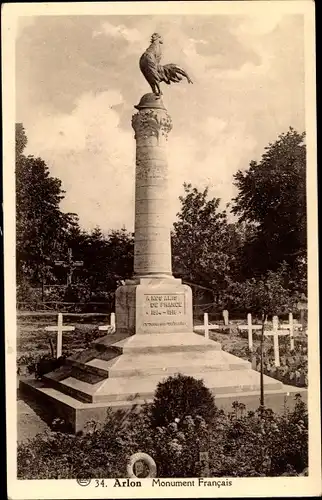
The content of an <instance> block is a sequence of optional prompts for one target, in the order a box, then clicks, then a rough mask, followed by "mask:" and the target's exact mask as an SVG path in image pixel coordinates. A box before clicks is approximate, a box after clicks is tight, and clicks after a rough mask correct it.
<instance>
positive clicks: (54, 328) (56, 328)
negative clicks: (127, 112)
mask: <svg viewBox="0 0 322 500" xmlns="http://www.w3.org/2000/svg"><path fill="white" fill-rule="evenodd" d="M45 330H46V331H47V332H57V349H56V357H57V358H60V356H61V355H62V348H63V332H71V331H72V330H75V327H74V326H63V315H62V313H58V323H57V326H46V327H45Z"/></svg>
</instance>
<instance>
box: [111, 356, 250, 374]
mask: <svg viewBox="0 0 322 500" xmlns="http://www.w3.org/2000/svg"><path fill="white" fill-rule="evenodd" d="M250 367H251V365H250V363H249V362H248V361H245V360H243V359H240V358H237V357H235V356H229V355H228V353H225V352H223V351H207V352H202V353H200V351H198V352H194V351H185V352H170V353H168V355H167V356H166V357H164V356H162V355H160V354H159V353H158V354H143V355H142V354H138V355H137V356H135V359H133V356H129V355H127V354H123V356H120V357H119V358H118V359H116V361H115V362H114V364H113V366H111V367H110V369H109V378H114V377H117V378H118V377H136V376H144V375H146V374H147V373H148V374H149V376H152V375H162V374H167V375H173V374H175V373H178V372H184V373H186V374H187V375H188V374H189V375H190V374H193V373H195V372H208V371H211V372H212V371H215V372H218V371H223V372H227V371H228V370H229V371H230V370H245V369H250Z"/></svg>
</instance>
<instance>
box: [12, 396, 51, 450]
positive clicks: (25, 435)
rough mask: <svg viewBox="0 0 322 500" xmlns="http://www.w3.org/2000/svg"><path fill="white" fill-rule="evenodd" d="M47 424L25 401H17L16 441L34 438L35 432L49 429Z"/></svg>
mask: <svg viewBox="0 0 322 500" xmlns="http://www.w3.org/2000/svg"><path fill="white" fill-rule="evenodd" d="M49 430H50V428H49V427H48V425H47V424H46V423H45V422H44V421H43V420H42V419H41V418H40V417H39V415H37V413H36V412H35V411H34V410H33V409H32V408H31V407H30V406H29V405H28V403H27V402H26V401H23V400H22V399H18V401H17V434H18V436H17V439H18V443H21V442H23V441H26V440H27V439H32V438H34V437H35V436H36V435H37V434H40V433H43V432H46V431H49Z"/></svg>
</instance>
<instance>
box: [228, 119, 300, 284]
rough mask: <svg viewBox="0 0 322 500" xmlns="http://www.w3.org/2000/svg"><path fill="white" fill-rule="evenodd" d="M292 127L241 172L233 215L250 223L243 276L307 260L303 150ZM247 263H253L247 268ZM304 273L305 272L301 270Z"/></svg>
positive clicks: (244, 254)
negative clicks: (283, 263)
mask: <svg viewBox="0 0 322 500" xmlns="http://www.w3.org/2000/svg"><path fill="white" fill-rule="evenodd" d="M304 138H305V134H304V133H301V134H300V133H298V132H296V131H295V130H294V129H293V128H290V129H289V131H288V132H287V133H285V134H281V135H280V136H279V137H278V139H277V140H276V142H275V143H273V144H272V143H270V144H269V145H268V147H267V148H265V153H264V154H263V156H262V158H261V160H260V162H259V163H257V162H256V161H252V162H250V166H249V169H248V170H246V171H241V170H239V171H238V172H237V173H236V174H235V176H234V178H235V185H236V186H237V188H238V190H239V193H238V195H237V197H236V198H235V199H234V200H233V202H234V206H233V208H232V213H233V214H235V215H238V216H239V221H240V222H242V221H245V222H246V223H248V228H249V237H248V238H247V241H246V242H245V245H244V249H243V259H242V261H243V262H242V265H243V270H244V274H245V277H251V276H252V275H254V274H257V275H262V274H263V273H265V272H266V271H267V270H272V271H276V270H277V269H278V267H279V266H280V265H281V263H282V262H283V261H285V262H286V263H287V264H289V265H290V267H293V266H294V265H298V263H299V262H300V263H303V259H304V261H305V259H306V146H305V144H304ZM250 264H251V265H250ZM302 270H303V268H302Z"/></svg>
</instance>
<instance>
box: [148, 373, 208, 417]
mask: <svg viewBox="0 0 322 500" xmlns="http://www.w3.org/2000/svg"><path fill="white" fill-rule="evenodd" d="M150 411H151V422H152V425H153V426H154V427H157V426H165V425H168V424H169V423H171V422H174V421H175V419H176V418H180V419H182V418H184V417H185V416H188V415H189V416H191V417H194V416H196V415H199V416H201V417H203V418H204V419H205V421H206V422H210V421H211V420H212V419H213V417H214V415H215V414H216V406H215V401H214V398H213V396H212V394H211V392H210V390H209V389H208V388H207V387H205V385H204V383H203V381H202V380H196V379H194V378H193V377H189V376H186V375H181V374H180V373H179V374H178V375H175V376H173V377H169V378H168V379H167V380H166V381H165V382H159V384H158V386H157V389H156V392H155V395H154V399H153V402H152V405H151V409H150Z"/></svg>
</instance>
